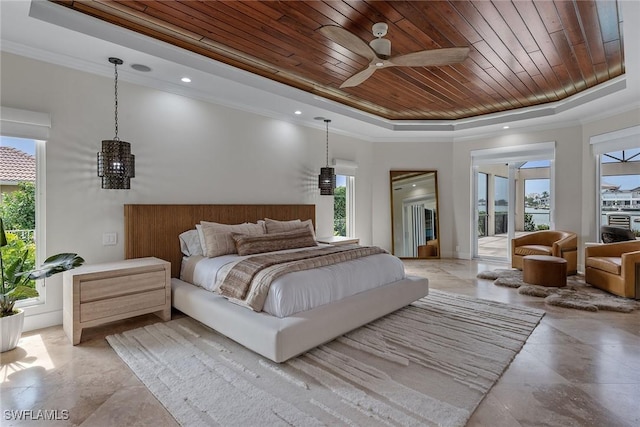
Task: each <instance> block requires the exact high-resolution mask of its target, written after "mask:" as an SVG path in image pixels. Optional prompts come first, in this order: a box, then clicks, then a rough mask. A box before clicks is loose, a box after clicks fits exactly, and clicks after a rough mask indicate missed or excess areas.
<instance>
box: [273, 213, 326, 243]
mask: <svg viewBox="0 0 640 427" xmlns="http://www.w3.org/2000/svg"><path fill="white" fill-rule="evenodd" d="M264 222H265V227H266V230H267V234H273V233H282V232H284V231H292V230H297V229H299V228H308V229H309V231H311V235H312V236H313V238H314V239H315V237H316V231H315V229H314V228H313V221H311V220H310V219H308V220H306V221H300V220H299V219H294V220H291V221H277V220H275V219H269V218H265V219H264Z"/></svg>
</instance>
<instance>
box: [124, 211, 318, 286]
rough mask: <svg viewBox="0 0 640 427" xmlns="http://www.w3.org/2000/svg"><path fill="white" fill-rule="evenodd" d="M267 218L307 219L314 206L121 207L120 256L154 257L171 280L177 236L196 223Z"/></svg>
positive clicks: (177, 258)
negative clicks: (168, 271)
mask: <svg viewBox="0 0 640 427" xmlns="http://www.w3.org/2000/svg"><path fill="white" fill-rule="evenodd" d="M264 218H271V219H277V220H280V221H286V220H291V219H301V220H302V221H305V220H307V219H310V220H311V221H313V224H314V226H315V223H316V207H315V205H124V257H125V258H126V259H129V258H140V257H147V256H154V257H157V258H160V259H164V260H166V261H169V262H171V277H178V276H179V275H180V264H181V262H182V252H180V242H179V240H178V236H179V235H180V233H182V232H184V231H187V230H191V229H193V228H195V225H196V224H198V223H200V221H212V222H218V223H221V224H241V223H243V222H256V221H258V220H260V219H264Z"/></svg>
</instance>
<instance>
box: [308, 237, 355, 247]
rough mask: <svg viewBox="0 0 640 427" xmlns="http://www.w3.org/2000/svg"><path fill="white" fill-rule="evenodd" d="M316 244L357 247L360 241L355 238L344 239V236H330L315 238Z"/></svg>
mask: <svg viewBox="0 0 640 427" xmlns="http://www.w3.org/2000/svg"><path fill="white" fill-rule="evenodd" d="M316 241H317V242H318V243H328V244H330V245H357V244H359V243H360V239H358V238H357V237H344V236H330V237H316Z"/></svg>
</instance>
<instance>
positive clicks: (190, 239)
mask: <svg viewBox="0 0 640 427" xmlns="http://www.w3.org/2000/svg"><path fill="white" fill-rule="evenodd" d="M178 238H179V239H180V250H181V251H182V253H183V254H184V255H185V256H193V255H202V254H203V253H204V252H202V244H201V243H200V236H199V235H198V230H196V229H193V230H188V231H185V232H184V233H182V234H180V235H179V236H178Z"/></svg>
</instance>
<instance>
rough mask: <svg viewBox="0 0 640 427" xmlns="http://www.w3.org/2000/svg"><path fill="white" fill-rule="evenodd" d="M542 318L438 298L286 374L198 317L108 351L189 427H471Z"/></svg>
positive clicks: (143, 331) (153, 329) (131, 336)
mask: <svg viewBox="0 0 640 427" xmlns="http://www.w3.org/2000/svg"><path fill="white" fill-rule="evenodd" d="M543 315H544V312H543V311H541V310H536V309H532V308H527V307H518V306H513V305H507V304H503V303H498V302H491V301H484V300H478V299H475V298H471V297H466V296H461V295H454V294H450V293H446V292H440V291H435V290H432V291H431V293H430V295H429V296H427V297H425V298H422V299H420V300H418V301H416V302H415V303H413V304H411V305H410V306H408V307H405V308H403V309H400V310H398V311H396V312H394V313H392V314H390V315H387V316H386V317H384V318H382V319H378V320H376V321H374V322H372V323H370V324H368V325H365V326H363V327H361V328H359V329H356V330H355V331H352V332H350V333H348V334H346V335H344V336H342V337H340V338H337V339H335V340H334V341H332V342H330V343H328V344H325V345H322V346H320V347H317V348H315V349H313V350H311V351H309V352H307V353H305V354H303V355H301V356H298V357H296V358H293V359H291V360H289V361H287V362H285V363H282V364H277V363H273V362H271V361H270V360H268V359H265V358H264V357H262V356H259V355H257V354H256V353H253V352H252V351H250V350H247V349H246V348H244V347H242V346H240V345H239V344H236V343H235V342H234V341H231V340H230V339H228V338H226V337H223V336H221V335H219V334H218V333H216V332H215V331H213V330H211V329H209V328H208V327H206V326H203V325H202V324H200V323H198V322H197V321H195V320H192V319H191V318H188V317H184V318H180V319H176V320H172V321H170V322H166V323H156V324H154V325H150V326H145V327H143V328H139V329H135V330H132V331H128V332H125V333H122V334H118V335H111V336H108V337H107V341H108V342H109V344H110V345H111V347H113V349H114V350H115V351H116V353H117V354H118V355H119V356H120V357H121V358H122V359H123V360H124V362H125V363H126V364H127V365H129V367H130V368H131V370H132V371H133V372H134V373H135V374H136V375H137V376H138V378H140V380H141V381H142V382H143V383H144V384H145V385H146V386H147V388H148V389H149V390H151V392H152V393H153V394H154V395H155V396H156V397H157V398H158V400H159V401H160V402H161V403H162V404H163V405H164V407H165V408H167V410H168V411H169V412H170V413H171V415H173V417H174V418H175V419H176V420H177V421H178V423H180V424H181V425H183V426H201V425H204V426H206V425H222V426H272V425H283V426H284V425H287V426H290V425H293V426H305V427H306V426H316V425H350V426H353V425H366V426H376V425H380V426H382V425H385V426H389V425H401V426H409V425H411V426H417V425H420V426H436V425H437V426H464V425H465V424H466V422H467V420H468V419H469V417H470V416H471V414H472V413H473V411H474V410H475V408H476V407H477V406H478V404H479V403H480V402H481V400H482V398H483V397H484V396H485V394H486V393H487V392H488V391H489V389H490V388H491V387H492V386H493V384H494V383H495V382H496V381H497V380H498V378H499V377H500V375H501V374H502V373H503V371H504V370H505V369H506V368H507V366H508V365H509V363H510V362H511V360H512V359H513V358H514V357H515V355H516V354H517V353H518V352H519V351H520V349H521V348H522V346H523V344H524V342H525V341H526V339H527V338H528V337H529V335H530V334H531V332H532V331H533V330H534V328H535V327H536V325H537V324H538V322H539V321H540V319H541V318H542V316H543Z"/></svg>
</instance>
